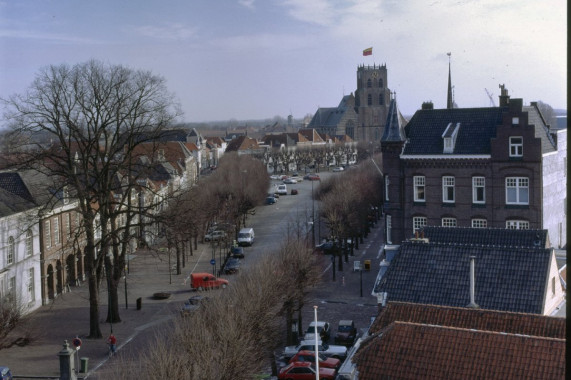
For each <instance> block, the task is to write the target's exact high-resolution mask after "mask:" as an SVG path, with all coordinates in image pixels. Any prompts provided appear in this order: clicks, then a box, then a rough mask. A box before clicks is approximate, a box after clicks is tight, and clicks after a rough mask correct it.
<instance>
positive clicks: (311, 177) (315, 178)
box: [303, 174, 321, 181]
mask: <svg viewBox="0 0 571 380" xmlns="http://www.w3.org/2000/svg"><path fill="white" fill-rule="evenodd" d="M303 179H306V180H309V181H320V180H321V178H319V175H317V174H306V175H305V176H304V177H303Z"/></svg>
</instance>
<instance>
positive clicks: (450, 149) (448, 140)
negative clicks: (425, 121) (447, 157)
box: [442, 123, 460, 153]
mask: <svg viewBox="0 0 571 380" xmlns="http://www.w3.org/2000/svg"><path fill="white" fill-rule="evenodd" d="M459 130H460V123H456V124H454V123H448V126H447V127H446V129H445V130H444V133H443V134H442V139H443V141H444V149H443V153H454V147H455V145H456V137H458V131H459Z"/></svg>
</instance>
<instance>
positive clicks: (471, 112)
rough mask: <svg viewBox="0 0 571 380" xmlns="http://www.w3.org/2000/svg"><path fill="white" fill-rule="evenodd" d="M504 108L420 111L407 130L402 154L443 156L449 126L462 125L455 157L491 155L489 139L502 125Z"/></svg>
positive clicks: (407, 126) (409, 123) (411, 120)
mask: <svg viewBox="0 0 571 380" xmlns="http://www.w3.org/2000/svg"><path fill="white" fill-rule="evenodd" d="M502 111H504V109H503V108H499V107H493V108H452V109H435V110H419V111H416V113H415V114H414V116H413V117H412V118H411V119H410V121H409V122H408V124H407V125H406V127H405V133H406V137H407V139H408V141H407V143H406V144H405V147H404V151H403V154H405V155H424V154H430V155H441V154H443V153H442V152H443V144H444V143H443V139H442V134H443V133H444V131H445V130H446V127H447V126H448V124H450V123H454V124H456V123H460V129H459V131H458V136H457V138H456V144H455V147H454V154H490V140H491V138H492V137H495V135H496V127H497V126H498V125H500V124H502Z"/></svg>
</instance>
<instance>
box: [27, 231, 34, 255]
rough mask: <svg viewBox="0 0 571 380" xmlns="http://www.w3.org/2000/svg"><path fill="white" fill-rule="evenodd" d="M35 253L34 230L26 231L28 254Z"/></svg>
mask: <svg viewBox="0 0 571 380" xmlns="http://www.w3.org/2000/svg"><path fill="white" fill-rule="evenodd" d="M33 253H34V234H33V233H32V230H28V232H26V256H32V254H33Z"/></svg>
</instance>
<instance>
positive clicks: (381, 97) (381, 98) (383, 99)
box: [379, 94, 385, 106]
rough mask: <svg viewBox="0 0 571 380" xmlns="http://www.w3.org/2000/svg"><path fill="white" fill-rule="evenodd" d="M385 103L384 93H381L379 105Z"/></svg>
mask: <svg viewBox="0 0 571 380" xmlns="http://www.w3.org/2000/svg"><path fill="white" fill-rule="evenodd" d="M383 104H385V96H384V95H383V94H379V105H381V106H382V105H383Z"/></svg>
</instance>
